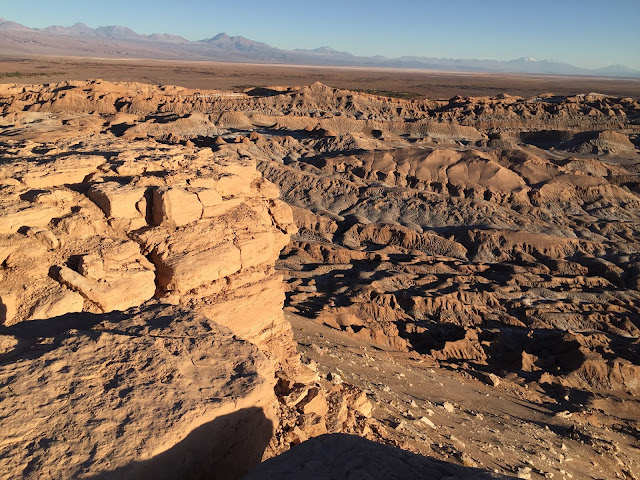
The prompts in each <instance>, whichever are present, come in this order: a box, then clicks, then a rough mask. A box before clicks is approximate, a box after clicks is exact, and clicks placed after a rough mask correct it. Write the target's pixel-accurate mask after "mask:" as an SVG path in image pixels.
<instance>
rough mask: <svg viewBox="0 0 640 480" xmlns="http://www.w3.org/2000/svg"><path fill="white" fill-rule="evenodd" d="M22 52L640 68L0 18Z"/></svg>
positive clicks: (470, 67)
mask: <svg viewBox="0 0 640 480" xmlns="http://www.w3.org/2000/svg"><path fill="white" fill-rule="evenodd" d="M20 53H22V54H57V55H80V56H92V55H96V56H107V57H139V58H160V59H185V60H212V61H237V62H249V63H289V64H302V65H324V66H368V67H387V68H417V69H433V70H459V71H477V72H498V73H499V72H518V73H530V74H555V75H601V76H627V77H629V76H631V77H640V71H638V70H635V69H632V68H629V67H627V66H625V65H609V66H606V67H602V68H597V69H587V68H581V67H576V66H574V65H570V64H568V63H563V62H559V61H553V60H536V59H533V58H530V57H521V58H517V59H513V60H508V61H499V60H484V59H455V58H432V57H422V56H402V57H398V58H387V57H383V56H380V55H376V56H373V57H362V56H357V55H353V54H351V53H349V52H344V51H338V50H336V49H334V48H332V47H329V46H322V47H319V48H316V49H312V50H307V49H295V50H283V49H279V48H276V47H272V46H271V45H268V44H266V43H263V42H257V41H254V40H251V39H249V38H246V37H243V36H230V35H228V34H226V33H220V34H218V35H215V36H213V37H211V38H207V39H203V40H199V41H189V40H187V39H185V38H183V37H181V36H178V35H173V34H169V33H160V34H158V33H154V34H151V35H144V34H139V33H137V32H135V31H133V30H132V29H130V28H128V27H125V26H102V27H98V28H95V29H94V28H91V27H89V26H87V25H85V24H84V23H80V22H79V23H76V24H74V25H72V26H70V27H65V26H58V25H54V26H50V27H46V28H30V27H27V26H25V25H22V24H19V23H16V22H13V21H10V20H5V19H2V18H0V54H20Z"/></svg>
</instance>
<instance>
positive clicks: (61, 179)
mask: <svg viewBox="0 0 640 480" xmlns="http://www.w3.org/2000/svg"><path fill="white" fill-rule="evenodd" d="M104 162H105V158H104V157H101V156H98V155H69V156H64V157H60V158H57V159H55V160H52V161H45V162H42V163H38V164H36V165H28V166H25V173H24V174H22V177H21V180H22V181H23V182H24V183H25V184H26V185H27V186H28V187H29V188H37V189H45V188H51V187H57V186H60V185H68V184H74V183H82V182H83V181H84V179H85V178H86V177H87V176H88V175H89V174H91V173H93V172H95V171H96V170H97V169H98V167H99V166H100V165H102V164H103V163H104Z"/></svg>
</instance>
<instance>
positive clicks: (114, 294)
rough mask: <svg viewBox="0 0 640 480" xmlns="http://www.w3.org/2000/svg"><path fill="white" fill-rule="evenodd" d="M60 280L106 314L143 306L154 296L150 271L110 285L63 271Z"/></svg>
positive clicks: (109, 283) (131, 274)
mask: <svg viewBox="0 0 640 480" xmlns="http://www.w3.org/2000/svg"><path fill="white" fill-rule="evenodd" d="M58 279H59V280H60V282H61V283H62V284H63V285H66V286H67V287H69V288H71V289H73V290H75V291H77V292H78V293H80V295H82V296H83V297H84V298H86V299H87V300H90V301H91V302H93V303H95V304H96V305H97V306H98V307H99V308H100V309H101V310H102V311H103V312H111V311H113V310H126V309H127V308H130V307H133V306H137V305H142V304H143V303H144V302H145V301H147V300H149V299H150V298H151V297H153V294H154V293H155V275H154V273H153V272H152V271H150V270H140V271H138V272H132V273H129V274H127V275H126V276H124V277H122V278H119V279H116V280H113V281H111V282H99V281H96V280H93V279H91V278H88V277H84V276H82V275H80V274H79V273H77V272H75V271H73V270H71V269H70V268H68V267H62V268H61V269H60V272H59V274H58Z"/></svg>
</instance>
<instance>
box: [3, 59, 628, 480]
mask: <svg viewBox="0 0 640 480" xmlns="http://www.w3.org/2000/svg"><path fill="white" fill-rule="evenodd" d="M0 66H1V67H2V70H1V71H0V79H1V80H2V82H4V84H2V85H0V112H1V114H2V116H1V117H0V211H1V212H2V213H1V215H0V412H2V413H1V414H0V478H3V479H12V478H33V479H36V478H44V477H50V478H154V479H155V478H229V479H233V478H243V477H244V476H246V475H248V477H247V478H251V479H259V478H287V479H297V478H308V479H320V478H323V479H324V478H385V479H386V478H398V479H404V478H437V479H445V478H448V479H454V478H458V479H467V478H468V479H472V478H525V479H527V478H529V479H539V478H555V479H572V478H573V479H582V478H591V479H615V478H621V479H622V478H639V477H640V448H639V445H640V443H639V442H640V400H639V395H640V348H639V347H640V340H639V339H640V103H639V102H638V96H637V94H638V88H637V87H638V85H639V83H638V82H637V81H634V80H624V79H622V80H621V79H617V80H612V79H590V78H569V77H542V76H540V77H526V76H516V75H513V76H502V77H501V76H493V75H461V74H450V73H445V72H440V73H434V74H429V75H426V74H424V73H416V72H398V73H397V74H394V75H390V74H389V73H388V72H383V71H373V70H366V69H360V70H358V69H317V68H316V69H315V70H314V69H313V68H311V67H309V68H304V67H295V68H294V67H277V66H264V67H260V66H248V65H234V64H227V65H219V64H211V63H208V64H205V63H203V64H202V65H195V64H192V63H189V64H187V63H174V64H171V63H170V62H152V61H145V62H144V65H137V66H136V67H135V68H130V69H128V66H127V65H126V64H125V63H124V62H115V61H111V60H108V61H107V60H73V59H68V58H67V59H42V58H41V59H37V58H31V59H5V60H4V61H3V62H2V63H0ZM212 72H213V73H212ZM88 77H101V78H102V79H101V80H95V79H94V80H84V79H82V78H88ZM70 78H72V80H69V79H70ZM76 78H77V79H76ZM318 79H319V80H322V82H319V81H312V80H318ZM11 82H18V83H11ZM174 85H183V86H174ZM329 85H331V86H329ZM549 92H553V93H549ZM595 92H597V93H595Z"/></svg>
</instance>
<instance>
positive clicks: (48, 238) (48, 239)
mask: <svg viewBox="0 0 640 480" xmlns="http://www.w3.org/2000/svg"><path fill="white" fill-rule="evenodd" d="M27 235H28V236H30V237H34V238H37V239H38V240H40V241H41V242H42V244H43V245H44V246H45V247H47V248H48V249H49V250H55V249H56V248H58V247H59V246H60V240H58V238H57V237H56V236H55V235H54V234H53V232H51V230H48V229H46V228H42V229H40V228H30V229H29V230H28V231H27Z"/></svg>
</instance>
